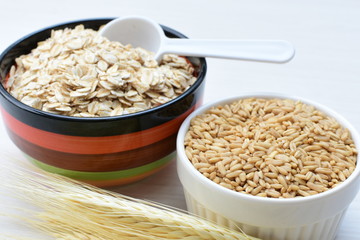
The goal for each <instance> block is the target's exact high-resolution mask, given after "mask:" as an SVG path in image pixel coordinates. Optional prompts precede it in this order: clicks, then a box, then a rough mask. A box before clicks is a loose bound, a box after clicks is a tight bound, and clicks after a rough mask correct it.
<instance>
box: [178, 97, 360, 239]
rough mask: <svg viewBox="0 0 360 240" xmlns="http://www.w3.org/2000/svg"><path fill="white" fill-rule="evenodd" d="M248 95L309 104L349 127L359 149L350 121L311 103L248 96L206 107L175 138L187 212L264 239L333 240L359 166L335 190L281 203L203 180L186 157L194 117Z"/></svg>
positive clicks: (358, 182)
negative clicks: (187, 136) (185, 137)
mask: <svg viewBox="0 0 360 240" xmlns="http://www.w3.org/2000/svg"><path fill="white" fill-rule="evenodd" d="M249 97H259V98H260V97H261V98H282V99H295V100H300V101H302V102H303V103H306V104H309V105H313V106H315V107H316V108H317V109H319V110H321V111H323V112H324V113H326V114H328V115H329V116H332V117H334V118H335V119H336V120H337V121H338V122H339V123H340V124H341V125H342V126H344V127H346V128H348V129H349V130H350V133H351V135H352V138H353V140H354V142H355V146H356V148H357V149H360V148H359V147H360V146H359V144H360V138H359V134H358V133H357V131H356V130H355V129H354V127H353V126H352V125H351V124H350V123H349V122H348V121H346V120H345V119H344V118H343V117H341V116H340V115H339V114H337V113H336V112H334V111H332V110H331V109H329V108H328V107H325V106H323V105H320V104H318V103H316V102H313V101H310V100H306V99H303V98H298V97H293V96H287V95H283V94H272V93H251V94H244V95H241V96H237V97H233V98H229V99H224V100H219V101H215V102H213V103H209V104H207V105H204V106H202V107H200V108H199V109H197V110H196V111H194V112H193V113H192V114H190V115H189V116H188V117H187V119H186V120H185V121H184V122H183V124H182V126H181V128H180V130H179V134H178V138H177V171H178V175H179V178H180V181H181V183H182V186H183V188H184V192H185V196H186V203H187V207H188V210H189V211H190V212H192V213H195V214H198V215H200V216H202V217H205V218H207V219H209V220H211V221H215V222H217V223H219V224H222V225H225V226H228V227H230V228H233V229H238V228H239V227H240V228H241V229H242V230H243V231H244V232H245V233H247V234H249V235H252V236H255V237H259V238H261V239H264V240H269V239H274V240H282V239H284V240H292V239H294V240H300V239H307V240H310V239H314V240H329V239H334V238H335V236H336V233H337V230H338V228H339V225H340V223H341V220H342V219H343V216H344V214H345V212H346V209H347V208H348V206H349V205H350V203H351V201H352V200H353V199H354V198H355V196H356V194H357V193H358V191H359V185H360V165H359V164H357V165H356V168H355V170H354V172H353V173H352V174H351V175H350V176H349V178H347V179H346V180H345V181H344V182H343V183H342V184H340V185H338V186H336V187H335V188H333V189H330V190H327V191H325V192H322V193H319V194H315V195H312V196H307V197H300V198H289V199H284V198H283V199H281V198H266V197H258V196H253V195H248V194H244V193H239V192H236V191H232V190H229V189H227V188H225V187H222V186H220V185H219V184H216V183H214V182H213V181H211V180H209V179H208V178H206V177H205V176H203V175H202V174H201V173H200V172H199V171H197V170H196V169H195V167H194V166H193V165H192V164H191V163H190V161H189V159H188V158H187V157H186V154H185V150H184V136H185V134H186V132H187V131H188V129H189V125H190V121H191V119H192V118H194V117H195V116H196V115H199V114H201V113H204V112H205V111H207V110H208V109H209V108H211V107H212V106H218V105H224V104H227V103H231V102H233V101H235V100H237V99H242V98H249ZM357 161H358V160H357Z"/></svg>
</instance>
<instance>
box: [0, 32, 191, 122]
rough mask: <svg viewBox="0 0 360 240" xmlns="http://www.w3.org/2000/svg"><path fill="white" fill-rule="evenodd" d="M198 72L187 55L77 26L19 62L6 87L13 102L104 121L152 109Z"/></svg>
mask: <svg viewBox="0 0 360 240" xmlns="http://www.w3.org/2000/svg"><path fill="white" fill-rule="evenodd" d="M193 73H194V68H193V66H192V65H191V64H190V63H189V62H187V60H186V59H185V58H183V57H179V56H177V55H171V54H169V55H165V56H164V58H163V61H162V62H161V63H160V64H158V63H157V62H156V61H155V59H154V57H153V53H151V52H149V51H147V50H145V49H142V48H132V47H131V45H122V44H121V43H119V42H111V41H109V40H107V39H106V38H104V37H102V36H100V35H98V34H97V32H96V31H94V30H91V29H85V28H84V26H83V25H78V26H76V27H75V28H74V29H68V28H67V29H63V30H56V31H52V33H51V37H50V38H49V39H47V40H45V41H42V42H39V43H38V47H37V48H35V49H33V50H32V51H31V53H29V54H27V55H22V56H20V57H18V58H17V59H16V64H15V65H14V66H12V67H11V69H10V72H9V78H8V81H7V84H6V88H7V90H8V91H9V92H10V94H12V95H13V96H14V97H15V98H17V99H18V100H20V101H22V102H23V103H25V104H27V105H29V106H32V107H34V108H37V109H40V110H44V111H47V112H51V113H56V114H62V115H68V116H78V117H103V116H114V115H122V114H127V113H133V112H138V111H142V110H145V109H149V108H152V107H155V106H158V105H160V104H163V103H166V102H168V101H170V100H171V99H174V98H176V97H177V96H179V95H180V94H182V93H183V92H184V91H185V90H186V89H188V88H189V86H191V85H192V84H193V83H194V82H195V80H196V77H195V76H194V75H193Z"/></svg>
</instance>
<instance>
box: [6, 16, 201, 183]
mask: <svg viewBox="0 0 360 240" xmlns="http://www.w3.org/2000/svg"><path fill="white" fill-rule="evenodd" d="M110 20H112V19H110V18H108V19H90V20H81V21H75V22H69V23H64V24H60V25H56V26H51V27H48V28H46V29H43V30H40V31H37V32H35V33H32V34H30V35H28V36H26V37H24V38H22V39H20V40H19V41H17V42H15V43H14V44H13V45H11V46H10V47H9V48H7V49H6V50H5V51H4V52H3V53H2V54H1V56H0V80H1V82H2V83H4V82H5V81H6V76H7V74H8V71H9V69H10V67H11V65H13V64H14V60H15V58H16V57H18V56H20V55H22V54H27V53H29V52H30V50H31V49H33V48H35V47H36V44H37V42H39V41H42V40H45V39H46V38H48V37H49V36H50V32H51V30H52V29H61V28H65V27H75V26H76V25H78V24H84V26H85V27H87V28H92V29H98V28H99V27H100V26H101V25H103V24H106V23H107V22H108V21H110ZM162 27H163V29H164V32H165V34H166V35H167V36H168V37H175V38H184V37H185V36H184V35H182V34H181V33H179V32H177V31H174V30H173V29H170V28H168V27H165V26H162ZM189 60H190V61H191V62H192V64H193V65H194V66H195V68H196V71H197V73H196V74H197V76H198V80H197V81H196V82H195V84H194V85H193V86H191V87H190V88H189V89H188V90H187V91H186V92H185V93H183V94H182V95H181V96H179V97H178V98H176V99H174V100H172V101H170V102H168V103H166V104H163V105H161V106H158V107H155V108H152V109H149V110H145V111H142V112H138V113H133V114H128V115H124V116H115V117H98V118H79V117H68V116H62V115H56V114H51V113H48V112H44V111H40V110H37V109H34V108H32V107H29V106H27V105H25V104H23V103H21V102H20V101H18V100H16V99H15V98H14V97H12V96H11V95H10V94H9V93H8V92H7V91H6V90H5V88H4V87H3V85H2V84H0V101H1V112H2V117H3V120H4V123H5V125H6V128H7V132H8V134H9V136H10V138H11V139H12V141H13V142H14V143H15V144H16V145H17V146H18V147H19V148H20V149H21V150H22V151H23V152H24V153H25V155H26V156H27V157H28V158H29V159H30V161H31V162H33V163H34V164H35V165H37V166H39V167H40V168H42V169H45V170H47V171H50V172H55V173H59V174H62V175H65V176H69V177H72V178H75V179H78V180H81V181H85V182H88V183H91V184H94V185H97V186H110V185H120V184H126V183H130V182H134V181H137V180H140V179H142V178H144V177H146V176H149V175H151V174H153V173H155V172H156V171H158V170H160V169H161V168H163V167H164V166H165V165H166V164H167V163H168V162H169V161H170V160H171V159H172V158H174V157H175V142H176V135H177V131H178V129H179V127H180V125H181V123H182V121H183V120H184V119H185V118H186V117H187V115H189V114H190V113H191V112H192V111H193V110H194V109H196V108H197V107H198V106H199V105H200V103H201V99H202V93H203V88H204V78H205V75H206V62H205V59H204V58H191V59H189Z"/></svg>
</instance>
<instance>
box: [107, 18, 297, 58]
mask: <svg viewBox="0 0 360 240" xmlns="http://www.w3.org/2000/svg"><path fill="white" fill-rule="evenodd" d="M100 34H101V35H102V36H104V37H107V38H108V39H109V40H111V41H119V42H121V43H122V44H131V45H132V46H133V47H142V48H144V49H146V50H148V51H152V52H154V53H155V58H156V60H157V61H159V60H161V58H162V56H163V55H164V54H165V53H173V54H178V55H182V56H195V57H214V58H228V59H239V60H250V61H261V62H275V63H285V62H287V61H289V60H291V59H292V58H293V56H294V54H295V51H294V48H293V46H292V45H291V44H290V43H289V42H287V41H282V40H202V39H183V38H168V37H166V36H165V34H164V31H163V29H162V28H161V27H160V25H159V24H158V23H156V22H154V21H153V20H151V19H148V18H145V17H140V16H129V17H123V18H117V19H114V20H112V21H110V22H109V23H107V24H106V25H105V26H104V27H103V28H102V29H101V30H100Z"/></svg>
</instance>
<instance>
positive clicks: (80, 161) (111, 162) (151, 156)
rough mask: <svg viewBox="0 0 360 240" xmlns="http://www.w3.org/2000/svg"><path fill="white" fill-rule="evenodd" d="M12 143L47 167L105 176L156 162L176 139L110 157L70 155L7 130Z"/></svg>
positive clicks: (164, 154) (174, 137)
mask: <svg viewBox="0 0 360 240" xmlns="http://www.w3.org/2000/svg"><path fill="white" fill-rule="evenodd" d="M7 130H8V133H9V136H10V138H11V139H12V140H13V141H14V143H15V144H16V145H17V146H18V147H19V148H20V149H21V150H22V151H23V152H25V153H26V154H27V155H29V156H30V157H32V158H34V159H36V160H38V161H40V162H43V163H46V164H48V165H51V166H54V167H58V168H63V169H67V170H75V171H84V172H107V171H119V170H127V169H131V168H135V167H140V166H143V165H146V164H149V163H152V162H154V161H157V160H159V159H161V158H163V157H165V156H167V155H169V154H170V153H172V152H174V151H175V149H176V136H177V134H173V135H171V136H170V137H167V138H165V139H163V140H161V141H159V142H156V143H153V144H151V145H148V146H145V147H142V148H138V149H135V150H129V151H124V152H118V153H110V154H72V153H64V152H58V151H54V150H50V149H46V148H43V147H40V146H38V145H35V144H32V143H31V142H28V141H27V140H25V139H23V138H21V137H20V136H18V135H17V134H16V133H14V132H12V131H11V130H10V129H7Z"/></svg>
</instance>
